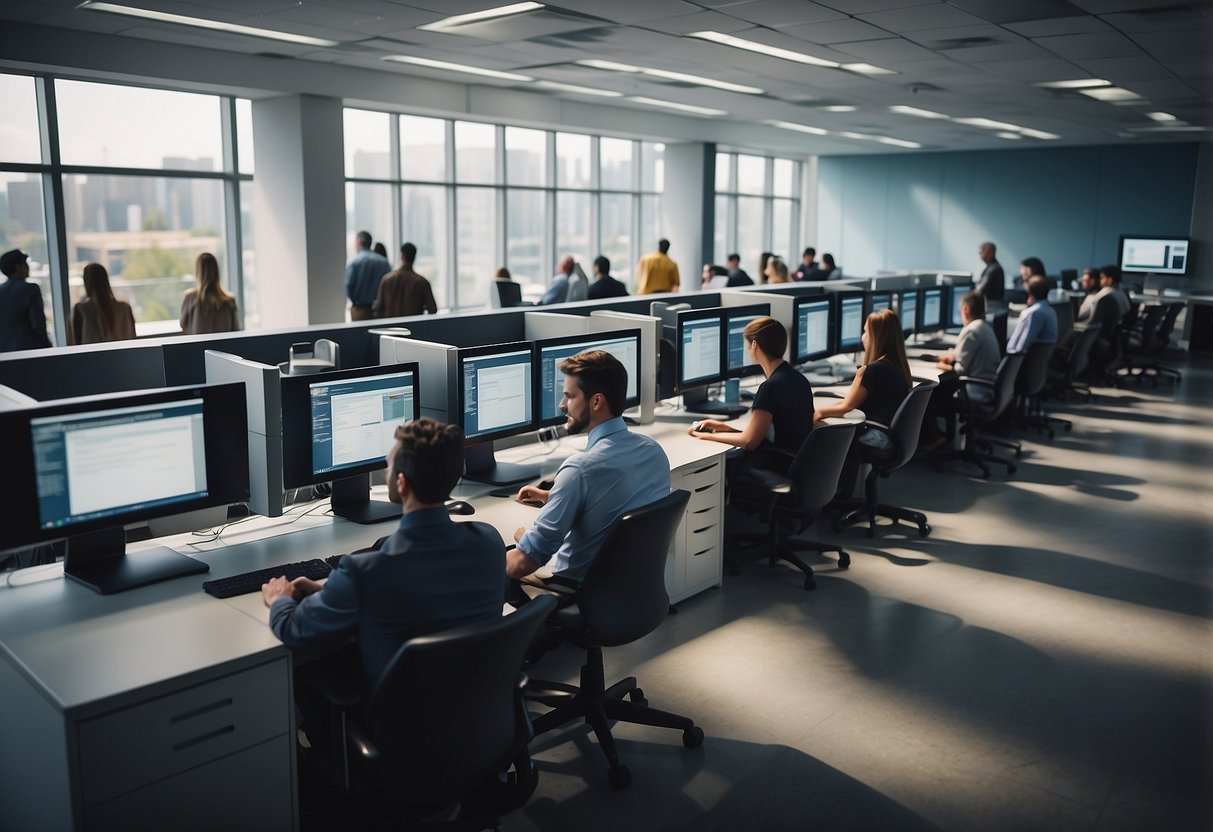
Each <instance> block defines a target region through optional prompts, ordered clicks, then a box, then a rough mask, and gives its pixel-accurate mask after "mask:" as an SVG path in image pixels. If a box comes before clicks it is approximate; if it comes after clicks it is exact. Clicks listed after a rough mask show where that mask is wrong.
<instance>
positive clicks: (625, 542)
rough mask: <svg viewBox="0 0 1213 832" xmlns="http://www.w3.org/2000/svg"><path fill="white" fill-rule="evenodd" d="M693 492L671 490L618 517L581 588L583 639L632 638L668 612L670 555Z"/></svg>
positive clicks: (608, 642) (608, 643)
mask: <svg viewBox="0 0 1213 832" xmlns="http://www.w3.org/2000/svg"><path fill="white" fill-rule="evenodd" d="M690 498H691V494H690V492H688V491H682V490H678V491H672V492H670V494H669V496H666V497H662V498H661V499H660V500H658V501H657V502H655V503H650V504H649V505H647V506H642V507H641V508H637V509H633V510H632V511H629V512H628V513H627V514H625V515H623V516H622V517H620V518H619V519H618V520H616V521H615V524H614V525H613V526H612V527H611V530H610V531H609V532H608V533H607V536H606V540H604V541H603V542H602V548H600V549H599V550H598V555H597V556H596V557H595V558H594V561H593V563H592V564H590V569H589V572H587V573H586V576H585V580H584V581H583V582H582V584H581V588H580V589H579V590H578V591H577V607H578V609H579V611H580V614H581V617H582V620H583V626H584V631H583V633H582V634H580V635H579V637H578V641H582V640H584V641H586V642H590V643H593V644H598V645H601V646H603V647H613V646H615V645H619V644H628V643H629V642H632V641H635V640H637V639H638V638H641V637H642V636H644V635H647V634H648V633H650V632H652V631H653V630H654V629H656V628H657V625H658V624H660V623H661V621H662V619H664V618H665V616H666V613H667V612H668V611H669V608H670V596H669V595H667V594H666V591H665V561H666V556H667V555H668V554H669V550H670V544H671V542H672V541H673V539H674V532H675V531H676V530H677V529H678V524H679V523H681V522H682V516H683V514H684V513H685V512H686V507H687V501H688V500H690Z"/></svg>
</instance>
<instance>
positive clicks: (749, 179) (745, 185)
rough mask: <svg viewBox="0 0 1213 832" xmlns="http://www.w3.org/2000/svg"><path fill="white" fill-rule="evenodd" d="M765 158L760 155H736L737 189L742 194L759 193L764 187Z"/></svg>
mask: <svg viewBox="0 0 1213 832" xmlns="http://www.w3.org/2000/svg"><path fill="white" fill-rule="evenodd" d="M766 170H767V160H766V159H764V158H762V157H761V156H742V155H739V156H738V157H737V190H738V191H739V192H740V193H743V194H761V193H764V192H765V189H766Z"/></svg>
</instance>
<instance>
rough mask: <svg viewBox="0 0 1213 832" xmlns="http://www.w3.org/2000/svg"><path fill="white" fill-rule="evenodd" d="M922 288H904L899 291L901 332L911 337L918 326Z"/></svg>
mask: <svg viewBox="0 0 1213 832" xmlns="http://www.w3.org/2000/svg"><path fill="white" fill-rule="evenodd" d="M921 297H922V291H921V290H920V289H902V290H901V291H900V292H898V293H897V317H898V318H900V319H901V334H902V335H904V336H905V337H906V338H909V337H910V336H911V335H913V334H914V330H915V328H916V327H917V326H918V306H919V304H918V301H919V299H920V298H921Z"/></svg>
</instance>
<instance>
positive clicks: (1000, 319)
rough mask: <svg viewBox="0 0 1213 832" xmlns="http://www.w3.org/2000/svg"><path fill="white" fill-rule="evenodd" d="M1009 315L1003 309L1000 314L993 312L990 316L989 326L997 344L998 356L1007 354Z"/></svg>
mask: <svg viewBox="0 0 1213 832" xmlns="http://www.w3.org/2000/svg"><path fill="white" fill-rule="evenodd" d="M1008 317H1009V315H1008V312H1007V310H1005V309H1003V310H1002V311H1000V312H995V313H994V314H993V315H991V316H990V318H989V322H990V326H991V327H993V329H994V340H995V341H997V342H998V354H999V355H1006V353H1007V319H1008Z"/></svg>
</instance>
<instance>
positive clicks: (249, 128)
mask: <svg viewBox="0 0 1213 832" xmlns="http://www.w3.org/2000/svg"><path fill="white" fill-rule="evenodd" d="M236 153H237V155H238V156H239V157H240V172H241V173H248V174H252V172H253V102H252V101H249V100H248V99H247V98H237V99H236Z"/></svg>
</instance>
